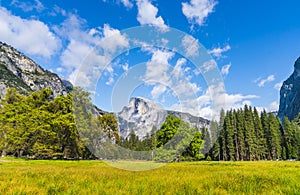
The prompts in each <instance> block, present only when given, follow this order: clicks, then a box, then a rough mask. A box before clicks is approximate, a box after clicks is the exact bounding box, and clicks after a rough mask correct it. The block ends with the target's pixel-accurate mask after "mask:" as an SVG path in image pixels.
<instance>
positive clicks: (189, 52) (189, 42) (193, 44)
mask: <svg viewBox="0 0 300 195" xmlns="http://www.w3.org/2000/svg"><path fill="white" fill-rule="evenodd" d="M181 44H182V46H183V48H184V50H185V55H186V56H187V57H191V56H197V55H198V54H199V43H198V40H197V39H195V38H194V37H192V36H190V35H185V36H184V37H183V39H182V41H181Z"/></svg>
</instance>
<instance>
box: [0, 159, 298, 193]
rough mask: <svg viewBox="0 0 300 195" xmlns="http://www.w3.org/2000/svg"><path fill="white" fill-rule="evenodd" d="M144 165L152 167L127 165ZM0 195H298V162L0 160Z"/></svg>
mask: <svg viewBox="0 0 300 195" xmlns="http://www.w3.org/2000/svg"><path fill="white" fill-rule="evenodd" d="M116 163H118V162H116ZM128 163H129V162H128ZM143 163H147V164H145V166H149V165H150V164H151V163H152V162H133V164H132V166H135V165H136V164H139V166H140V165H141V164H143ZM153 164H155V163H153ZM153 166H156V165H153ZM0 194H101V195H102V194H300V162H299V161H293V162H292V161H286V162H283V161H278V162H274V161H273V162H271V161H270V162H269V161H261V162H189V163H170V164H166V165H165V166H162V167H160V168H158V169H153V170H148V171H126V170H122V169H116V168H113V167H111V166H109V165H107V163H104V162H101V161H46V160H45V161H39V160H16V159H0Z"/></svg>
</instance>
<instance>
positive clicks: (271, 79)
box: [257, 75, 275, 87]
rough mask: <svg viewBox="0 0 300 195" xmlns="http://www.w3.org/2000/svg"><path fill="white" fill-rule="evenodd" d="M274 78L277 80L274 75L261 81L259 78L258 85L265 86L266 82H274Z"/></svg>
mask: <svg viewBox="0 0 300 195" xmlns="http://www.w3.org/2000/svg"><path fill="white" fill-rule="evenodd" d="M274 80H275V76H274V75H270V76H268V77H267V78H266V79H262V80H260V81H259V80H258V81H259V83H258V86H259V87H264V86H265V84H266V83H269V82H272V81H274ZM258 81H257V82H258Z"/></svg>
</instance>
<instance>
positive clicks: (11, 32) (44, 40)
mask: <svg viewBox="0 0 300 195" xmlns="http://www.w3.org/2000/svg"><path fill="white" fill-rule="evenodd" d="M0 26H1V28H0V39H1V40H2V41H4V42H6V43H8V44H11V45H13V46H14V47H16V48H17V49H19V50H22V51H26V53H28V54H30V55H37V56H42V57H46V58H49V57H51V56H52V55H54V54H55V53H56V52H57V51H58V50H59V49H60V48H61V41H60V39H59V38H58V37H57V36H56V35H55V34H54V33H52V32H51V31H50V29H49V27H48V26H47V25H46V24H45V23H43V22H41V21H38V20H34V19H30V20H29V19H24V18H21V17H18V16H15V15H13V14H12V13H11V12H9V11H8V10H7V9H6V8H4V7H1V6H0Z"/></svg>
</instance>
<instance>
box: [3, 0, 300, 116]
mask: <svg viewBox="0 0 300 195" xmlns="http://www.w3.org/2000/svg"><path fill="white" fill-rule="evenodd" d="M299 7H300V2H299V1H297V0H287V1H279V0H274V1H259V0H253V1H238V0H235V1H233V0H226V1H225V0H223V1H221V0H183V1H181V0H172V1H166V0H164V1H163V0H88V1H82V0H72V1H66V0H65V1H62V0H52V1H46V0H28V1H19V0H0V41H3V42H6V43H8V44H10V45H12V46H14V47H15V48H17V49H19V50H20V51H22V52H23V53H25V54H26V55H28V56H29V57H31V58H32V59H34V60H35V61H36V62H37V63H38V64H40V65H41V66H42V67H43V68H45V69H49V70H52V71H53V72H55V73H57V74H58V75H60V76H62V77H64V78H66V79H70V80H71V81H72V82H73V83H77V84H79V85H82V86H83V87H86V85H89V84H90V83H93V84H92V85H93V86H94V90H91V91H92V92H93V93H94V96H93V99H94V102H95V104H97V105H98V106H99V107H101V108H102V109H104V110H118V109H120V108H119V107H120V106H121V105H122V104H125V103H124V101H120V102H119V103H117V104H118V106H116V107H117V108H116V109H115V108H114V105H113V104H114V103H111V102H112V99H114V98H112V94H113V93H114V89H115V88H116V86H117V87H118V85H119V84H120V82H124V83H126V82H130V80H126V79H125V80H122V78H123V77H124V78H125V77H126V75H130V74H133V73H134V74H135V75H136V74H137V75H139V76H140V77H139V79H141V77H142V78H143V79H141V81H143V82H142V83H143V84H141V85H140V86H136V87H135V88H134V89H130V91H131V93H130V96H143V97H146V98H149V99H152V100H154V101H156V102H157V103H159V104H160V105H162V106H163V107H165V108H167V109H177V110H182V111H187V112H191V113H192V114H195V115H200V116H204V117H206V118H210V117H211V113H212V112H213V111H212V104H213V101H212V100H211V98H210V97H211V94H210V92H211V91H210V89H211V88H212V86H210V85H208V84H207V82H206V80H205V78H203V74H200V75H199V74H196V73H197V68H195V66H193V64H192V63H191V61H189V59H186V58H185V56H182V55H179V54H178V53H176V52H174V51H171V50H167V49H165V48H153V47H152V48H151V47H146V48H140V49H132V50H130V51H128V52H125V53H123V54H122V55H120V56H118V57H117V58H114V59H110V60H109V58H108V59H104V58H101V56H98V55H97V54H94V53H93V52H92V50H93V48H94V47H95V46H97V45H98V44H99V43H101V42H103V40H104V39H107V38H109V37H111V36H113V37H114V38H115V39H116V40H115V41H113V42H112V43H111V44H108V45H107V48H105V49H107V51H112V50H113V49H116V48H117V49H118V48H123V49H126V48H127V49H128V40H127V39H126V35H125V34H124V33H123V32H124V31H126V29H128V28H132V27H136V26H142V25H146V26H151V27H155V28H157V29H158V30H161V32H162V33H164V32H166V31H170V29H171V28H174V29H178V30H180V31H182V32H184V33H186V34H187V35H190V36H191V37H193V38H194V39H195V40H197V41H198V43H200V44H201V45H202V46H203V47H204V48H206V51H207V53H209V54H210V55H211V56H212V58H213V59H214V60H215V62H216V65H217V67H218V69H219V71H220V75H221V76H222V78H223V80H224V87H225V89H226V92H224V94H222V97H221V98H223V99H225V100H226V106H225V107H226V108H231V107H234V108H238V107H240V106H242V105H243V104H245V103H247V104H250V105H252V106H256V107H258V108H259V109H264V108H265V109H266V110H268V111H274V110H276V109H277V108H278V102H279V87H280V86H281V83H282V81H284V80H285V79H287V78H288V76H289V75H290V74H291V73H292V71H293V64H294V62H295V60H296V59H297V58H298V57H299V56H300V22H299V18H300V12H299ZM146 34H147V33H146ZM145 36H146V35H145ZM127 38H128V37H127ZM87 59H88V60H91V61H93V62H95V61H97V62H98V61H101V60H103V62H102V63H107V64H109V65H108V66H106V67H105V68H103V69H101V70H100V69H98V70H97V71H98V72H99V71H100V72H101V74H100V75H101V76H100V77H98V78H97V79H96V80H92V81H91V80H88V76H87V75H88V74H89V73H91V72H89V71H92V70H91V69H90V68H89V67H88V66H85V63H89V62H90V61H89V62H87V61H88V60H87ZM107 60H108V61H107ZM137 64H141V69H139V68H138V66H137ZM155 64H156V65H155ZM176 65H178V66H176ZM168 66H169V67H173V68H171V69H173V70H177V71H179V72H180V73H182V75H181V76H182V78H185V80H186V81H185V82H184V83H182V82H178V81H176V82H173V81H172V82H171V81H170V78H167V76H169V77H173V78H175V77H174V74H175V72H176V71H175V72H174V71H173V72H172V73H171V72H167V71H166V73H167V75H163V74H161V73H163V71H164V68H167V67H168ZM151 67H152V68H153V67H154V70H155V71H156V73H157V75H154V76H153V75H151V74H150V73H151V71H152V70H151ZM175 67H176V68H175ZM83 70H84V71H83ZM135 71H137V72H135ZM149 71H150V72H149ZM155 71H154V72H155ZM169 73H170V75H172V76H170V75H168V74H169ZM202 73H203V72H202ZM149 76H150V77H149ZM204 77H205V75H204ZM130 78H132V77H130ZM147 78H148V79H154V78H155V79H157V80H156V81H155V82H153V83H151V82H150V80H147ZM178 78H179V77H178ZM164 79H165V80H164ZM168 79H169V80H168ZM76 81H77V82H76ZM168 85H173V87H172V86H168ZM174 85H175V86H177V88H178V89H177V88H176V89H175V88H174ZM95 86H96V87H95ZM121 86H122V85H121ZM187 86H188V87H187ZM180 87H182V89H179V88H180ZM183 89H185V91H184V90H183ZM176 90H177V91H176ZM188 91H193V96H195V97H189V98H190V101H189V103H190V105H188V104H186V103H182V102H181V106H178V99H180V98H178V97H177V96H176V94H177V95H178V94H180V93H187V92H188ZM117 96H118V93H117ZM118 98H119V96H118V97H116V98H115V99H116V101H118ZM128 98H129V97H128V96H125V97H124V98H123V99H124V100H126V101H127V100H128ZM196 100H197V104H192V103H193V102H194V101H196ZM208 102H210V103H208ZM195 105H198V106H196V107H197V110H198V111H197V112H195V109H193V107H194V108H195ZM198 107H199V108H198Z"/></svg>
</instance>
